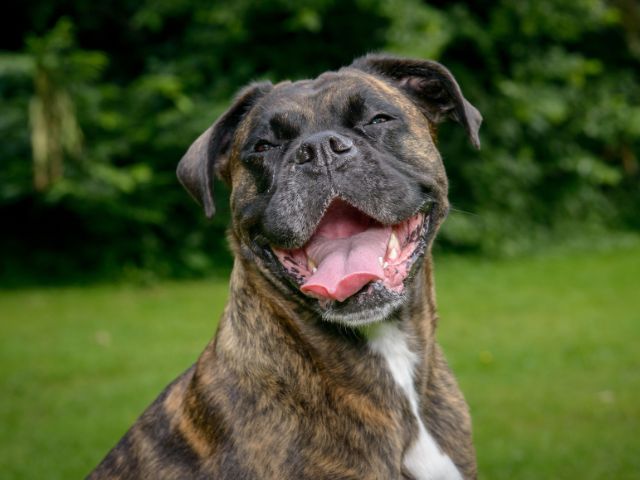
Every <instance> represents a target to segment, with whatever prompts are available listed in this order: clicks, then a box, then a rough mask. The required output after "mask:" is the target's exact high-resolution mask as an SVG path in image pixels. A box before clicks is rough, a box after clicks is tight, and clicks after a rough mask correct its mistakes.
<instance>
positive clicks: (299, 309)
mask: <svg viewBox="0 0 640 480" xmlns="http://www.w3.org/2000/svg"><path fill="white" fill-rule="evenodd" d="M269 282H270V281H269V280H268V279H267V278H266V277H265V276H264V275H263V274H262V273H261V272H260V271H259V270H258V268H257V267H256V265H255V262H245V261H243V260H242V258H236V263H235V265H234V269H233V272H232V275H231V285H230V296H229V304H228V306H227V309H226V310H225V313H224V314H223V316H222V318H221V320H220V326H219V330H218V334H217V339H216V342H215V344H216V345H215V348H216V350H218V351H219V352H218V353H222V352H221V351H220V350H222V351H224V350H225V346H226V345H233V346H234V348H233V351H231V350H230V351H225V352H224V355H225V356H231V357H232V358H235V360H236V362H238V363H237V364H238V365H240V364H242V363H244V362H248V365H247V367H248V368H251V369H255V368H256V367H257V366H259V365H260V364H261V365H262V366H263V367H264V368H265V369H267V370H268V371H273V370H274V369H276V370H277V369H279V368H283V369H285V370H289V373H291V372H290V368H291V365H289V364H285V365H280V363H282V359H286V362H287V363H288V362H290V359H291V358H292V357H291V355H292V354H293V355H294V357H295V356H300V359H299V360H300V361H301V362H303V363H308V364H309V365H313V366H315V367H317V366H322V368H327V369H329V370H333V369H334V367H335V369H336V370H337V371H343V370H345V369H349V368H355V369H356V370H357V369H359V368H362V366H363V364H366V363H367V362H366V361H365V359H366V358H368V357H370V356H371V351H372V350H371V348H370V347H371V345H370V344H371V342H372V341H374V340H375V338H376V336H378V335H379V334H380V333H381V332H384V331H385V329H384V328H381V327H384V326H385V325H393V326H395V327H397V328H398V329H399V330H400V331H402V332H403V333H404V335H405V338H406V339H407V343H408V346H409V348H410V349H411V351H412V352H413V353H415V355H416V356H417V357H416V358H417V360H418V365H416V367H417V368H425V367H426V368H428V363H429V362H428V359H429V357H430V356H431V354H432V350H433V344H434V334H435V326H436V322H437V314H436V307H435V297H434V288H433V262H432V258H431V255H430V252H427V254H426V255H425V260H424V264H423V266H422V269H421V271H419V272H418V273H417V276H416V278H415V279H414V281H413V282H412V284H411V286H410V287H408V288H409V290H408V291H407V295H408V301H407V302H405V304H404V305H403V306H402V307H401V308H400V309H399V310H398V311H397V312H395V313H394V314H393V315H392V317H391V318H389V319H388V320H386V321H383V322H378V323H377V324H374V325H371V326H368V327H361V328H352V327H347V326H343V325H340V324H334V323H329V322H326V321H323V320H322V319H321V317H320V316H319V315H318V314H317V313H316V312H312V311H310V310H308V309H307V308H304V307H303V306H302V305H301V304H300V303H299V302H298V301H296V300H294V299H290V298H286V296H285V295H273V296H271V297H269V298H266V297H265V295H268V294H269V293H273V291H274V289H273V286H272V285H268V284H269ZM238 345H240V346H244V347H246V348H240V349H238V348H237V346H238ZM285 351H286V352H285ZM285 353H286V354H285ZM363 362H364V363H363ZM249 364H250V366H249ZM253 371H254V372H255V370H253ZM421 378H423V377H421ZM416 386H417V385H416ZM417 387H419V386H417Z"/></svg>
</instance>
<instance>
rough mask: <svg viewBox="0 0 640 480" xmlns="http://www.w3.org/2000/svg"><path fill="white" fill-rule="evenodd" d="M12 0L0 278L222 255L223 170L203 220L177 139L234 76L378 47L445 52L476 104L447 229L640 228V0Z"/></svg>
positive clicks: (468, 240) (193, 133)
mask: <svg viewBox="0 0 640 480" xmlns="http://www.w3.org/2000/svg"><path fill="white" fill-rule="evenodd" d="M16 8H17V9H18V13H16V14H15V15H12V17H11V19H10V22H11V23H10V24H8V25H6V26H5V28H3V29H2V30H1V33H0V38H1V39H2V44H1V45H0V47H1V48H2V52H0V98H1V102H2V115H0V132H1V134H2V138H3V142H2V144H1V145H0V152H1V157H0V158H1V159H2V161H1V163H0V214H1V215H2V218H3V219H4V224H5V229H4V235H2V236H0V249H2V252H3V255H2V261H1V262H2V264H1V265H0V277H1V280H2V281H4V282H7V281H13V282H21V281H23V280H26V281H34V280H36V281H46V280H49V281H57V280H59V279H61V278H67V279H68V278H83V279H95V278H104V277H111V276H122V275H125V276H130V277H132V278H134V279H145V278H147V276H148V275H153V276H157V275H160V276H192V275H197V274H201V273H204V272H208V271H210V270H211V269H212V268H214V267H215V266H216V265H217V266H228V265H229V263H230V259H229V254H228V251H227V248H226V246H225V245H226V242H225V238H224V231H225V227H226V225H227V222H228V206H227V204H226V197H227V195H228V191H227V189H226V188H225V187H224V186H218V188H217V190H216V196H217V204H218V214H217V216H216V217H215V219H214V220H213V221H212V222H206V221H205V220H204V218H203V215H202V214H201V212H200V211H199V209H198V208H197V206H196V205H195V204H193V203H192V201H191V200H190V199H189V198H188V196H187V194H186V193H185V192H184V191H183V190H182V188H181V187H180V186H179V184H178V183H177V180H176V179H175V173H174V172H175V166H176V164H177V161H178V160H179V158H180V157H181V155H182V154H183V152H184V151H185V150H186V148H187V147H188V146H189V144H190V143H191V141H192V140H194V139H195V138H196V137H197V136H198V135H199V133H200V132H201V131H203V130H204V129H205V128H207V126H208V125H209V124H210V123H211V122H213V121H214V120H215V118H216V117H217V115H219V114H220V113H221V112H222V111H223V110H224V108H225V106H226V105H227V104H228V102H229V98H230V97H231V96H232V95H233V93H234V92H235V91H236V90H237V89H239V88H240V87H241V86H242V85H243V84H245V83H247V82H249V81H251V80H257V79H262V78H268V79H271V80H273V81H278V80H281V79H284V78H302V77H307V76H313V75H316V74H318V73H320V72H322V71H324V70H327V69H335V68H338V67H340V66H341V65H345V64H348V63H350V61H351V60H352V58H353V57H355V56H358V55H361V54H363V53H366V52H369V51H375V50H384V51H388V52H392V53H397V54H401V55H407V56H415V57H423V58H433V59H437V60H439V61H441V62H443V63H444V64H445V65H447V66H448V67H449V68H450V69H451V70H452V71H453V73H454V74H455V75H456V77H457V78H458V80H459V82H460V84H461V85H462V87H463V90H464V92H465V95H466V96H467V98H469V99H470V100H471V101H472V103H474V104H475V105H476V106H477V107H478V108H479V109H480V111H481V112H482V113H483V115H484V118H485V123H484V125H483V128H482V132H481V134H482V135H481V136H482V142H483V148H482V151H481V152H480V153H475V152H473V151H472V150H471V148H470V147H469V146H468V144H467V142H466V140H465V139H464V134H463V132H462V131H459V129H457V128H455V126H448V125H447V126H443V127H442V132H441V134H440V138H439V141H440V146H441V150H442V153H443V157H444V160H445V164H446V166H447V169H448V172H449V175H450V179H451V199H452V204H453V207H454V210H453V211H452V214H451V215H450V218H449V219H448V221H447V223H446V225H445V228H444V231H443V232H442V235H441V237H440V245H442V246H444V247H446V248H451V249H457V250H466V251H483V252H491V253H498V254H512V253H517V252H520V251H523V250H527V249H530V248H532V247H533V246H534V245H539V244H544V242H548V241H549V240H550V239H553V238H556V237H557V236H558V235H560V236H561V235H576V234H578V232H584V231H585V230H589V231H593V230H596V231H607V230H638V229H640V217H639V216H638V215H637V212H638V209H639V207H640V188H638V186H639V179H640V175H639V170H640V168H639V165H638V152H640V82H639V81H638V80H639V78H638V77H639V72H640V7H638V6H637V4H636V3H635V2H634V1H631V0H616V1H611V2H605V1H602V0H575V1H572V2H565V1H562V0H538V1H529V0H524V1H523V0H519V1H516V0H504V1H501V2H485V1H450V2H444V1H432V2H428V3H424V2H420V1H418V0H389V1H383V0H310V1H304V2H294V1H291V0H268V1H261V2H252V1H249V0H234V1H231V0H221V1H218V2H199V1H195V0H146V1H142V2H140V1H135V2H134V1H132V0H114V1H112V2H108V3H102V4H101V3H95V2H87V1H86V0H66V1H64V2H50V1H45V0H33V1H30V2H28V5H27V4H26V3H24V4H20V5H17V6H16ZM5 21H6V20H5ZM38 172H40V180H39V179H38ZM42 178H45V180H44V181H42V180H41V179H42Z"/></svg>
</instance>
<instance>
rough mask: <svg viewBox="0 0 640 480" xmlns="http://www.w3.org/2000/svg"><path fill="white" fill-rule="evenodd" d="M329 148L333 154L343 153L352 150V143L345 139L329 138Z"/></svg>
mask: <svg viewBox="0 0 640 480" xmlns="http://www.w3.org/2000/svg"><path fill="white" fill-rule="evenodd" d="M329 146H330V147H331V150H332V151H333V152H334V153H345V152H348V151H349V150H351V149H352V148H353V142H352V141H351V139H349V138H346V137H338V136H334V135H332V136H330V137H329Z"/></svg>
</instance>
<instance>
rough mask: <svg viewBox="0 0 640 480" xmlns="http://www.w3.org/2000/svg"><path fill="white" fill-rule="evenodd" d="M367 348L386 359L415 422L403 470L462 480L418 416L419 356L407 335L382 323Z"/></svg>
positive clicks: (421, 478) (425, 479) (437, 479)
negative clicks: (415, 374)
mask: <svg viewBox="0 0 640 480" xmlns="http://www.w3.org/2000/svg"><path fill="white" fill-rule="evenodd" d="M369 346H370V348H371V349H372V350H373V351H374V352H377V353H378V354H380V355H381V356H382V357H383V358H384V359H385V360H386V362H387V366H388V367H389V371H390V372H391V375H392V376H393V379H394V380H395V381H396V384H397V385H398V387H399V388H400V389H401V391H402V392H403V393H404V394H405V395H406V396H407V399H408V400H409V404H410V405H411V410H412V411H413V414H414V415H415V417H416V421H417V422H418V436H417V438H416V439H415V441H414V443H413V445H411V447H410V448H409V450H408V451H407V453H406V454H405V456H404V459H403V464H404V467H405V468H406V469H407V470H408V471H409V472H410V473H411V475H412V476H413V477H414V478H415V479H416V480H457V479H460V480H461V479H462V475H460V472H459V471H458V469H457V468H456V466H455V465H454V463H453V462H452V461H451V459H450V458H449V457H448V456H447V455H445V454H444V453H443V452H442V451H441V450H440V448H439V447H438V445H437V443H436V441H435V440H434V439H433V437H432V436H431V435H429V432H428V431H427V429H426V428H425V426H424V423H423V422H422V419H421V417H420V415H419V414H418V394H417V392H416V389H415V385H414V383H413V372H414V371H415V368H416V365H417V362H418V357H417V355H416V354H415V353H414V352H412V351H411V350H410V349H409V345H408V344H407V338H406V334H405V333H404V332H402V331H401V330H400V329H399V328H398V327H397V326H396V325H393V324H387V323H385V324H381V325H379V326H377V328H376V329H375V332H374V333H373V335H372V336H371V339H370V340H369Z"/></svg>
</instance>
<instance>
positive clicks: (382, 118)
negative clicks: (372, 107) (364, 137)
mask: <svg viewBox="0 0 640 480" xmlns="http://www.w3.org/2000/svg"><path fill="white" fill-rule="evenodd" d="M389 120H393V117H391V116H390V115H387V114H385V113H379V114H378V115H376V116H375V117H373V118H372V119H371V120H369V123H367V125H377V124H379V123H384V122H388V121H389Z"/></svg>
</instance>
